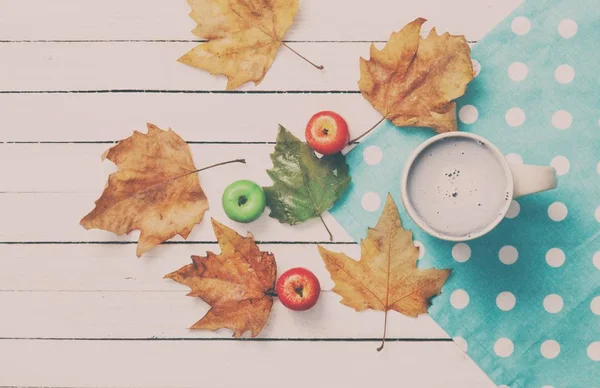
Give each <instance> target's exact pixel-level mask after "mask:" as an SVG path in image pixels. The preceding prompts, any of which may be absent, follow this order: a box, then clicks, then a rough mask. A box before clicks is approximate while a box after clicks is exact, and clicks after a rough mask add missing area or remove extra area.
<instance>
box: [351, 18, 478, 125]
mask: <svg viewBox="0 0 600 388" xmlns="http://www.w3.org/2000/svg"><path fill="white" fill-rule="evenodd" d="M425 21H426V20H425V19H422V18H419V19H416V20H415V21H413V22H411V23H409V24H408V25H406V26H405V27H404V28H403V29H402V30H401V31H400V32H394V33H392V35H391V36H390V39H389V40H388V42H387V44H386V45H385V47H384V48H383V49H382V50H378V49H377V48H375V45H371V58H370V59H369V60H368V61H367V60H365V59H364V58H360V81H359V82H358V86H359V88H360V91H361V92H362V95H363V96H364V97H365V98H366V99H367V100H368V101H369V102H370V103H371V104H372V105H373V107H374V108H375V109H377V111H379V112H380V113H381V114H382V115H383V116H384V118H385V119H389V120H391V121H392V122H393V123H394V124H396V125H398V126H416V127H429V128H433V129H435V130H436V132H438V133H442V132H449V131H456V104H455V103H454V102H451V101H452V100H454V99H456V98H458V97H460V96H462V95H463V94H464V92H465V89H466V87H467V84H468V83H469V82H470V81H471V80H472V79H473V77H474V75H475V74H474V71H473V65H472V63H471V49H470V48H469V45H468V43H467V41H466V39H465V37H464V36H454V35H450V34H448V33H445V34H443V35H438V34H437V32H436V31H435V28H434V29H432V30H431V33H430V34H429V36H428V37H427V38H426V39H422V38H421V37H420V35H419V33H420V30H421V26H422V25H423V23H425Z"/></svg>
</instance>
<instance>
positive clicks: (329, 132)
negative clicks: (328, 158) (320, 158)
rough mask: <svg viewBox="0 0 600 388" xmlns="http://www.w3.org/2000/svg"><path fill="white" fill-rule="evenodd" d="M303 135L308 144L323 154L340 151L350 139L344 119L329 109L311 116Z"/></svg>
mask: <svg viewBox="0 0 600 388" xmlns="http://www.w3.org/2000/svg"><path fill="white" fill-rule="evenodd" d="M304 135H305V137H306V141H307V142H308V145H310V147H311V148H312V149H313V150H315V151H317V152H318V153H321V154H323V155H332V154H335V153H338V152H340V151H341V150H343V149H344V147H346V146H347V145H348V142H349V141H350V133H349V132H348V124H346V120H344V119H343V118H342V116H340V115H339V114H337V113H335V112H331V111H322V112H319V113H317V114H315V115H314V116H313V117H311V118H310V120H309V121H308V124H307V125H306V131H305V133H304Z"/></svg>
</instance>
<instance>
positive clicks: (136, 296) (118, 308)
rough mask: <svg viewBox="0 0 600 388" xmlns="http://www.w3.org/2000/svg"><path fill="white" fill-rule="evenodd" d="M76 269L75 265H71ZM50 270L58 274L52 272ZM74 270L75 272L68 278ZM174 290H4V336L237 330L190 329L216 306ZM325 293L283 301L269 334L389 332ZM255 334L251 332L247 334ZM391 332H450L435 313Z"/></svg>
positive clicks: (396, 322)
mask: <svg viewBox="0 0 600 388" xmlns="http://www.w3.org/2000/svg"><path fill="white" fill-rule="evenodd" d="M70 273H72V274H74V272H70ZM49 274H57V272H50V273H49ZM66 276H68V275H67V273H65V274H64V275H63V277H66ZM155 281H156V282H157V283H160V282H165V283H169V285H170V286H171V288H172V290H171V291H155V292H153V291H146V292H144V291H134V292H124V291H114V292H109V291H89V292H82V291H75V292H69V291H65V292H27V291H22V292H10V291H4V292H0V309H1V311H2V312H3V313H2V319H1V320H0V337H2V338H229V337H231V336H232V332H231V331H230V330H226V329H223V330H218V331H217V332H213V331H208V330H189V329H188V327H190V326H191V325H192V324H194V323H195V322H196V321H198V320H199V319H200V318H202V316H203V315H204V314H205V313H206V312H207V311H208V309H209V306H208V305H207V304H205V303H204V302H203V301H202V300H200V299H199V298H192V297H188V296H186V294H187V293H188V292H189V289H188V288H186V287H184V286H181V285H178V284H171V283H172V282H171V281H170V280H168V279H165V280H162V279H161V278H160V277H159V278H156V279H155ZM340 299H341V297H340V296H338V295H337V294H334V293H333V292H323V293H322V294H321V297H320V298H319V302H318V303H317V305H315V307H313V308H312V309H310V310H309V311H305V312H301V313H299V312H294V311H291V310H289V309H287V308H286V307H284V306H283V305H282V304H281V303H279V300H275V303H274V304H273V309H272V311H271V315H270V317H269V321H268V322H267V325H266V326H265V328H264V329H263V331H262V332H261V333H260V337H261V338H374V339H377V338H381V333H382V330H383V329H382V328H383V320H384V314H383V312H381V311H373V310H369V311H363V312H360V313H357V312H356V311H354V309H351V308H349V307H347V306H344V305H342V304H341V303H339V301H340ZM247 335H248V336H249V334H247ZM388 336H389V337H390V338H438V339H439V338H448V336H447V335H446V334H445V333H444V331H443V330H442V329H440V328H439V326H438V325H437V324H436V323H435V322H434V321H433V319H431V318H430V317H429V316H427V315H422V316H421V317H419V318H416V319H415V318H409V317H405V316H403V315H401V314H399V313H396V312H391V313H389V315H388Z"/></svg>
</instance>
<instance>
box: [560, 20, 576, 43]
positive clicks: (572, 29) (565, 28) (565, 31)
mask: <svg viewBox="0 0 600 388" xmlns="http://www.w3.org/2000/svg"><path fill="white" fill-rule="evenodd" d="M577 29H578V26H577V23H576V22H575V21H574V20H572V19H564V20H562V21H561V22H560V23H559V24H558V33H559V34H560V36H562V37H563V38H565V39H571V38H572V37H574V36H575V34H577Z"/></svg>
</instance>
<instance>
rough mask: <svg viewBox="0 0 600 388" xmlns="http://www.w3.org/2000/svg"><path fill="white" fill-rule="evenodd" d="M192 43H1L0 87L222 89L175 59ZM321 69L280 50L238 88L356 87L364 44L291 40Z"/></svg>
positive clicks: (212, 79) (219, 83)
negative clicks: (261, 72) (261, 75)
mask: <svg viewBox="0 0 600 388" xmlns="http://www.w3.org/2000/svg"><path fill="white" fill-rule="evenodd" d="M195 45H196V44H195V43H190V42H187V43H186V42H184V43H173V42H169V43H156V42H123V43H112V42H103V43H90V42H83V43H35V44H31V43H13V44H3V45H0V57H1V58H2V61H1V62H0V85H2V90H13V91H32V90H33V91H39V90H50V91H55V90H113V89H121V90H122V89H133V90H155V89H156V90H204V91H206V90H224V89H225V83H226V82H225V81H226V80H225V78H224V77H221V76H212V75H210V74H209V73H208V72H206V71H202V70H199V69H195V68H193V67H191V66H187V65H184V64H182V63H179V62H177V58H179V57H180V56H181V55H183V54H184V53H185V52H187V51H188V50H190V49H191V48H193V47H194V46H195ZM294 47H295V48H296V49H297V50H298V51H300V52H302V53H303V54H304V55H305V56H307V57H309V58H313V60H314V61H317V62H319V63H321V64H322V65H324V66H325V67H326V69H325V70H323V71H320V70H316V69H315V68H313V67H312V66H310V65H308V64H307V63H306V62H304V61H302V60H300V59H299V58H298V57H296V56H295V55H294V54H292V53H291V52H290V51H289V50H281V51H280V52H279V54H278V56H277V59H276V61H275V62H274V63H273V66H272V68H271V69H270V71H269V74H268V76H267V77H265V79H264V81H263V82H262V83H261V84H260V85H259V86H258V87H254V85H253V84H246V85H245V86H244V87H242V88H241V90H251V89H252V90H279V91H289V90H302V91H308V90H357V89H358V86H357V80H358V58H359V56H360V55H367V54H368V48H369V43H345V44H338V43H295V44H294Z"/></svg>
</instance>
